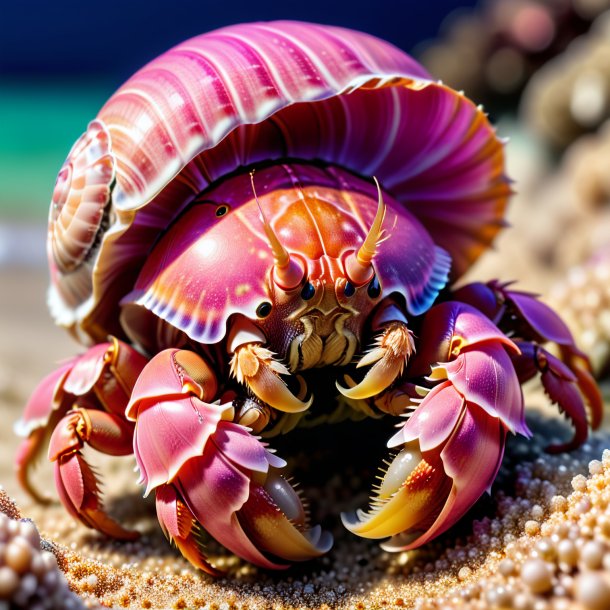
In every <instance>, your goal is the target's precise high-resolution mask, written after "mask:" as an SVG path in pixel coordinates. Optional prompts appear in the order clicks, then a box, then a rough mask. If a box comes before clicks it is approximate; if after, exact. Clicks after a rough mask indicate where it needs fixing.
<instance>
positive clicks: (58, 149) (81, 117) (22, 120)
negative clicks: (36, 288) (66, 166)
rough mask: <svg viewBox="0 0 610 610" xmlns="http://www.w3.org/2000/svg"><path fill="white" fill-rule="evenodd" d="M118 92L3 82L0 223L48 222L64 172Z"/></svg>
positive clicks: (101, 86)
mask: <svg viewBox="0 0 610 610" xmlns="http://www.w3.org/2000/svg"><path fill="white" fill-rule="evenodd" d="M114 88H115V87H114V86H113V85H112V84H110V83H106V82H102V81H100V80H91V81H83V80H79V81H78V82H76V81H62V82H58V81H44V82H28V81H18V82H6V81H2V80H0V219H2V218H9V219H17V220H19V219H24V220H35V219H41V220H44V219H46V216H47V212H48V207H49V202H50V197H51V193H52V192H53V186H54V184H55V178H56V176H57V172H58V171H59V168H60V167H61V165H62V163H63V162H64V159H65V158H66V155H67V154H68V152H69V151H70V148H71V147H72V144H73V143H74V142H75V141H76V139H77V138H78V137H79V136H80V135H81V133H83V131H84V130H85V129H86V128H87V124H88V123H89V121H90V120H91V119H93V118H94V117H95V115H96V114H97V112H98V110H99V109H100V108H101V106H102V105H103V103H104V102H105V101H106V99H108V97H109V96H110V95H111V93H112V92H113V90H114Z"/></svg>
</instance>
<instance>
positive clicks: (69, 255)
mask: <svg viewBox="0 0 610 610" xmlns="http://www.w3.org/2000/svg"><path fill="white" fill-rule="evenodd" d="M115 165H116V162H115V158H114V155H113V154H112V152H111V144H110V134H109V133H108V131H107V129H106V127H105V126H104V124H103V123H102V122H101V121H99V120H96V121H92V122H91V123H90V124H89V127H88V129H87V131H86V132H85V133H84V134H83V135H82V136H81V137H80V138H79V139H78V141H77V142H76V144H75V145H74V146H73V148H72V150H71V151H70V153H69V154H68V157H67V159H66V161H65V162H64V164H63V166H62V168H61V170H60V171H59V175H58V176H57V181H56V183H55V189H54V191H53V196H52V204H51V210H50V214H49V245H50V252H49V256H50V257H51V260H50V261H49V262H50V264H51V266H52V267H53V265H55V266H56V267H57V269H58V270H59V271H61V272H62V273H72V272H74V271H76V270H77V269H78V268H79V267H80V266H81V265H82V263H83V261H84V260H85V259H86V258H87V256H88V255H89V254H90V252H91V249H92V248H93V246H94V243H95V240H96V237H97V233H98V231H99V229H100V227H101V225H102V220H103V218H104V213H105V211H106V208H107V206H108V204H109V203H110V194H111V190H112V185H113V184H114V180H115Z"/></svg>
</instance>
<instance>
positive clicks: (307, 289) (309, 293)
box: [301, 282, 316, 301]
mask: <svg viewBox="0 0 610 610" xmlns="http://www.w3.org/2000/svg"><path fill="white" fill-rule="evenodd" d="M314 294H316V289H315V288H314V286H313V284H312V283H311V282H307V284H305V286H303V290H301V298H302V299H303V300H304V301H309V299H311V298H313V295H314Z"/></svg>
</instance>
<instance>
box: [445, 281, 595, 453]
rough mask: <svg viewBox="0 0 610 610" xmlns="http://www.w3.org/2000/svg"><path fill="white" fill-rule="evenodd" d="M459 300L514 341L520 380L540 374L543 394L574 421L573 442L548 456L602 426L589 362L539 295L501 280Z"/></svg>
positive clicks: (460, 294)
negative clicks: (550, 346)
mask: <svg viewBox="0 0 610 610" xmlns="http://www.w3.org/2000/svg"><path fill="white" fill-rule="evenodd" d="M456 297H457V298H459V299H460V300H461V301H466V302H468V303H470V304H472V305H474V306H475V307H477V308H478V309H479V310H480V311H482V312H483V313H484V314H485V315H487V316H488V317H489V318H490V319H492V320H494V321H495V322H496V323H497V324H498V326H499V328H500V329H501V330H503V331H504V332H506V333H510V334H511V336H513V338H514V339H515V341H516V342H517V343H518V345H519V347H520V348H521V350H522V352H523V354H522V356H521V357H516V358H513V360H514V362H515V366H516V368H517V370H518V372H519V376H520V379H521V381H522V382H523V381H526V380H527V379H530V378H532V377H533V376H534V375H535V374H536V373H537V372H539V373H540V376H541V381H542V385H543V387H544V389H545V392H546V393H547V395H548V396H549V398H550V399H551V400H552V401H553V402H555V403H557V404H558V406H559V407H560V409H561V410H562V411H564V412H565V414H566V416H567V417H568V418H569V419H570V421H571V423H572V425H573V426H574V431H575V432H574V438H573V439H572V440H571V441H569V442H567V443H564V444H562V445H555V446H551V447H549V448H548V451H551V452H558V451H565V450H570V449H574V448H576V447H578V446H579V445H580V444H581V443H582V442H583V441H584V440H585V438H586V436H587V425H590V426H591V428H593V429H594V430H595V429H596V428H598V427H599V425H600V423H601V419H602V414H603V401H602V397H601V393H600V390H599V388H598V386H597V384H596V383H595V381H594V380H593V376H592V375H591V365H590V363H589V359H588V358H587V356H586V355H585V354H584V353H583V352H581V351H580V350H579V349H578V347H577V346H576V344H575V342H574V338H573V337H572V333H571V332H570V331H569V329H568V327H567V326H566V325H565V323H564V322H563V320H562V319H561V318H560V317H559V316H558V315H557V314H556V313H555V312H554V311H553V310H552V309H551V308H550V307H548V306H547V305H545V304H544V303H542V302H541V301H540V300H538V299H537V298H536V295H534V294H532V293H529V292H523V291H518V290H512V289H510V288H509V284H506V283H504V284H503V283H500V282H498V281H491V282H489V283H487V284H481V283H473V284H468V285H467V286H464V287H463V288H462V289H460V290H458V291H457V292H456ZM545 343H554V344H555V345H556V346H557V347H558V348H559V352H560V356H561V360H560V359H558V358H556V357H555V356H553V355H552V354H550V353H549V352H548V351H546V350H545V349H544V348H542V347H541V345H542V344H545ZM587 416H588V417H587ZM587 420H588V422H587Z"/></svg>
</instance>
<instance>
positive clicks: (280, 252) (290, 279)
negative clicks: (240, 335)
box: [250, 170, 303, 290]
mask: <svg viewBox="0 0 610 610" xmlns="http://www.w3.org/2000/svg"><path fill="white" fill-rule="evenodd" d="M250 183H251V184H252V193H254V199H255V201H256V205H257V206H258V211H259V213H260V219H261V222H262V223H263V229H264V230H265V235H266V236H267V240H268V241H269V245H270V246H271V251H272V252H273V260H274V271H275V274H274V278H275V282H276V284H278V285H279V286H280V287H281V288H283V289H285V290H289V289H291V288H296V286H298V285H299V284H300V283H301V280H302V279H303V269H302V268H301V266H300V265H299V264H298V263H297V262H296V261H295V260H294V259H292V258H291V257H290V254H289V253H288V250H286V248H284V246H283V245H282V243H281V242H280V240H279V239H278V237H277V235H276V234H275V231H274V230H273V228H272V227H271V224H270V223H269V221H268V220H267V217H266V216H265V213H264V212H263V208H262V206H261V204H260V201H259V200H258V196H257V194H256V189H255V188H254V170H252V171H251V172H250Z"/></svg>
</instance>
